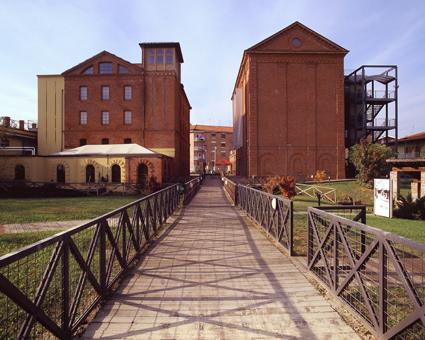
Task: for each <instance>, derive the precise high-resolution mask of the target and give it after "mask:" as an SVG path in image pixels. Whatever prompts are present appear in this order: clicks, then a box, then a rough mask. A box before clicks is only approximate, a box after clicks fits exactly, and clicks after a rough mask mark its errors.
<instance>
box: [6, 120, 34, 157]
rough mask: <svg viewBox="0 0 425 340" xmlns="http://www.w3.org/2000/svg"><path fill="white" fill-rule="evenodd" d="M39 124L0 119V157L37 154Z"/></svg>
mask: <svg viewBox="0 0 425 340" xmlns="http://www.w3.org/2000/svg"><path fill="white" fill-rule="evenodd" d="M36 147H37V123H35V122H33V121H25V120H19V121H17V120H13V119H11V118H10V117H6V116H5V117H0V155H25V154H27V155H28V154H30V155H31V154H35V152H36Z"/></svg>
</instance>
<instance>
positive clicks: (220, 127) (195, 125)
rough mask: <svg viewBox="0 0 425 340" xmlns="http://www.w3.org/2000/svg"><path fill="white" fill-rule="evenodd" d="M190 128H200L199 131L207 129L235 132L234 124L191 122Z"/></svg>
mask: <svg viewBox="0 0 425 340" xmlns="http://www.w3.org/2000/svg"><path fill="white" fill-rule="evenodd" d="M190 130H198V131H205V132H229V133H233V127H232V126H217V125H200V124H194V125H192V124H191V125H190Z"/></svg>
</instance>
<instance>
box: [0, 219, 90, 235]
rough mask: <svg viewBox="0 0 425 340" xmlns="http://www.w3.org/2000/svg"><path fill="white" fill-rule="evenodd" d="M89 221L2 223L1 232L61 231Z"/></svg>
mask: <svg viewBox="0 0 425 340" xmlns="http://www.w3.org/2000/svg"><path fill="white" fill-rule="evenodd" d="M88 221H90V220H81V221H53V222H34V223H13V224H3V225H1V224H0V234H16V233H27V232H36V231H45V230H58V231H59V230H65V229H69V228H72V227H75V226H77V225H80V224H83V223H86V222H88Z"/></svg>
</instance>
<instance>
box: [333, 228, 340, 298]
mask: <svg viewBox="0 0 425 340" xmlns="http://www.w3.org/2000/svg"><path fill="white" fill-rule="evenodd" d="M333 228H334V254H333V256H334V291H336V290H337V288H338V276H339V258H338V256H339V254H338V230H337V227H336V224H334V226H333Z"/></svg>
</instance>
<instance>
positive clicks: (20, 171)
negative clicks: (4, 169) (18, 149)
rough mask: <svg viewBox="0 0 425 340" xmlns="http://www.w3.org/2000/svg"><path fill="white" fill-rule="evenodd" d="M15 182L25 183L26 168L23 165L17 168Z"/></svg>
mask: <svg viewBox="0 0 425 340" xmlns="http://www.w3.org/2000/svg"><path fill="white" fill-rule="evenodd" d="M15 180H17V181H25V167H24V166H23V165H21V164H18V165H16V166H15Z"/></svg>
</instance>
